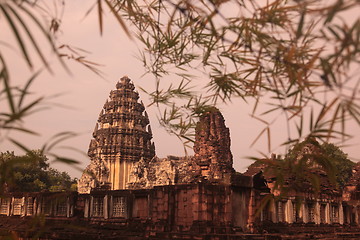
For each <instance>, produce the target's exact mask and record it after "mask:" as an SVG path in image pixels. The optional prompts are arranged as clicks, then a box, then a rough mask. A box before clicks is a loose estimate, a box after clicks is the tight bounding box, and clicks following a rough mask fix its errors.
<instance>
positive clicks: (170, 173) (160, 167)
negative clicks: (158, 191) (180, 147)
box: [127, 156, 197, 189]
mask: <svg viewBox="0 0 360 240" xmlns="http://www.w3.org/2000/svg"><path fill="white" fill-rule="evenodd" d="M193 165H194V161H193V157H174V156H168V157H167V158H158V157H154V158H153V159H152V160H151V161H148V162H146V161H144V160H143V159H141V160H140V161H139V162H137V163H135V164H134V166H133V168H132V172H131V173H130V181H129V183H128V185H127V188H130V189H141V188H152V187H155V186H162V185H174V184H178V183H191V182H195V181H196V179H197V178H196V177H197V175H196V172H194V171H193V169H194V168H195V167H194V166H193Z"/></svg>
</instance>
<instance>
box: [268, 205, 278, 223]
mask: <svg viewBox="0 0 360 240" xmlns="http://www.w3.org/2000/svg"><path fill="white" fill-rule="evenodd" d="M269 210H270V214H271V221H272V222H274V223H276V222H278V220H277V216H276V202H275V201H271V203H270V208H269Z"/></svg>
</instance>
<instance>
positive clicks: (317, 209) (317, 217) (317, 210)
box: [314, 201, 321, 224]
mask: <svg viewBox="0 0 360 240" xmlns="http://www.w3.org/2000/svg"><path fill="white" fill-rule="evenodd" d="M314 212H315V223H316V224H320V223H321V219H320V203H319V201H316V202H315V209H314Z"/></svg>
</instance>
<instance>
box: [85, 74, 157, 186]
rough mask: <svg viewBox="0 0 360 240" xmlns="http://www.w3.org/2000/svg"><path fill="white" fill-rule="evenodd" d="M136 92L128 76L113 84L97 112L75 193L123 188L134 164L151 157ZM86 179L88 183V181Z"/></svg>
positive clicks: (152, 152)
mask: <svg viewBox="0 0 360 240" xmlns="http://www.w3.org/2000/svg"><path fill="white" fill-rule="evenodd" d="M138 99H139V94H138V93H137V92H136V91H135V87H134V85H133V83H132V82H131V80H130V79H129V78H128V77H123V78H121V79H120V81H119V82H118V83H117V84H116V90H112V91H111V92H110V96H109V99H107V100H106V102H105V104H104V107H103V109H102V110H101V112H100V115H99V119H98V121H97V123H96V127H95V130H94V133H93V139H92V140H91V142H90V146H89V151H88V156H89V157H90V159H91V163H90V165H89V166H88V168H87V169H86V170H85V171H88V172H90V174H88V173H86V172H84V174H83V176H82V177H81V179H80V181H79V192H89V191H90V188H94V187H107V188H108V189H111V190H116V189H124V188H125V187H126V184H127V182H128V181H129V174H130V172H131V168H132V166H133V164H134V163H136V162H138V161H139V160H140V159H143V160H144V161H150V160H151V159H152V158H153V157H154V156H155V146H154V144H153V143H152V142H151V139H152V134H151V132H148V131H147V128H148V127H147V126H148V125H149V118H148V116H147V114H143V113H144V110H145V107H144V105H143V104H142V103H139V102H138ZM89 180H90V182H91V183H89Z"/></svg>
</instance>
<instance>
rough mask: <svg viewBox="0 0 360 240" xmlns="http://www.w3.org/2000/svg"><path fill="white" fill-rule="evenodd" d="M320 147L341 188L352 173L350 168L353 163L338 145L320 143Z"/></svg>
mask: <svg viewBox="0 0 360 240" xmlns="http://www.w3.org/2000/svg"><path fill="white" fill-rule="evenodd" d="M321 149H322V150H323V152H324V154H325V155H326V156H327V157H328V159H329V160H330V162H331V163H332V164H333V165H334V168H335V170H336V171H335V178H336V182H337V184H338V185H339V187H340V188H343V187H344V186H345V185H346V183H347V182H348V180H349V179H350V177H351V175H352V169H353V167H354V165H355V163H354V162H353V161H351V160H350V159H349V158H348V155H347V154H346V153H344V152H343V151H342V150H341V149H340V148H339V147H337V146H335V145H334V144H332V143H326V142H325V143H323V144H321Z"/></svg>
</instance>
